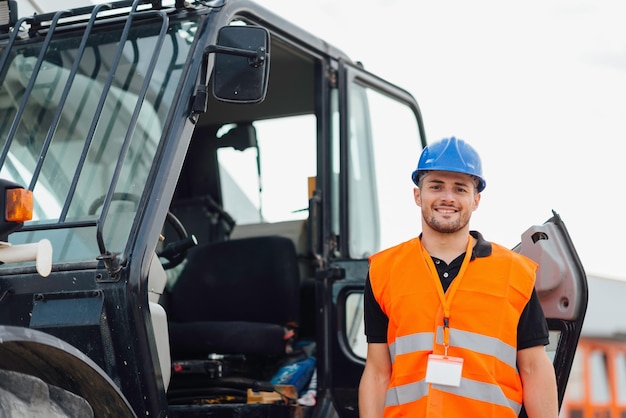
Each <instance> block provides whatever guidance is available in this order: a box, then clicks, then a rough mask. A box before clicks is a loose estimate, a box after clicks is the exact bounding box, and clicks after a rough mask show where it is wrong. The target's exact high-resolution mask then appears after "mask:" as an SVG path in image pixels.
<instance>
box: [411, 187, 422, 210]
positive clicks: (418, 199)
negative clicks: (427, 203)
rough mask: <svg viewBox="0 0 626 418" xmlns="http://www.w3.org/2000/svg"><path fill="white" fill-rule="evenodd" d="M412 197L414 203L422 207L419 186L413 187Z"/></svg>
mask: <svg viewBox="0 0 626 418" xmlns="http://www.w3.org/2000/svg"><path fill="white" fill-rule="evenodd" d="M413 199H415V204H416V205H417V206H419V207H420V208H421V207H422V195H421V194H420V189H419V187H414V188H413Z"/></svg>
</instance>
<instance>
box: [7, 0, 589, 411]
mask: <svg viewBox="0 0 626 418" xmlns="http://www.w3.org/2000/svg"><path fill="white" fill-rule="evenodd" d="M16 4H17V3H16V2H15V1H0V10H2V11H4V13H0V16H2V19H4V21H2V22H0V31H2V34H1V35H0V49H1V51H0V138H2V141H1V148H0V149H1V150H2V151H1V153H0V178H2V182H1V183H0V189H1V190H0V196H1V197H2V198H1V199H0V204H1V205H2V207H3V208H2V211H1V212H0V213H2V214H4V217H0V241H2V244H1V245H2V247H1V248H0V261H1V262H2V265H0V372H1V373H2V377H1V378H0V381H1V382H3V383H0V404H1V405H2V408H4V409H5V411H9V413H10V412H11V411H20V412H24V411H26V412H24V414H25V415H31V416H37V414H38V413H39V412H40V411H46V414H45V415H46V416H67V415H69V416H92V415H93V416H96V417H109V416H114V417H126V416H128V417H140V416H144V417H165V416H170V417H230V416H246V417H257V416H258V417H270V416H271V417H356V416H358V406H357V405H358V398H357V388H358V383H359V380H360V376H361V373H362V370H363V367H364V363H365V349H364V347H365V344H364V343H363V331H362V295H363V287H364V281H365V277H366V274H367V268H368V261H367V257H368V256H369V255H370V254H373V253H374V252H376V251H378V250H380V249H382V248H384V247H386V246H389V245H391V244H392V243H394V242H399V241H397V240H398V238H397V237H398V236H399V235H401V234H407V233H410V234H411V235H415V234H417V233H418V231H414V230H411V227H410V226H408V225H407V224H403V225H398V223H397V219H398V218H399V217H400V216H402V217H404V214H403V213H402V211H403V210H404V209H403V208H410V209H409V210H410V212H407V213H408V214H407V219H409V217H414V218H417V216H416V214H415V212H414V211H415V207H414V204H413V202H412V195H411V187H412V186H411V183H410V175H409V174H410V173H411V172H412V170H413V169H414V164H415V162H416V161H417V157H418V156H419V152H420V150H421V149H422V147H423V146H424V145H425V144H426V135H425V129H424V125H423V121H422V117H421V114H420V110H419V107H418V104H417V102H416V100H415V98H414V97H413V96H412V95H411V94H410V93H409V92H407V91H406V90H404V89H402V88H400V87H398V86H396V85H394V84H392V83H390V82H388V81H386V80H385V79H383V78H381V77H379V76H377V75H375V74H372V73H370V72H368V71H367V70H366V69H365V68H364V66H363V65H362V64H361V63H359V62H356V61H353V60H351V59H350V58H349V57H348V56H347V55H346V54H345V53H344V52H342V51H341V50H340V49H338V48H336V47H335V46H333V45H332V44H330V43H328V42H326V41H325V40H322V39H319V38H318V37H316V36H314V35H312V34H310V33H308V32H306V31H304V30H302V29H301V28H299V27H297V26H295V25H293V24H292V23H290V22H289V21H286V20H284V19H282V18H281V17H280V16H277V15H276V14H274V13H272V12H271V11H269V10H267V9H265V8H263V7H260V6H259V5H257V4H255V3H253V2H250V1H244V0H203V1H200V0H198V1H183V0H174V1H171V2H166V1H161V0H152V1H142V0H135V1H132V2H131V1H119V2H112V3H107V4H98V5H93V6H88V7H80V8H76V9H70V10H61V11H58V12H53V13H40V14H37V15H34V16H32V17H23V18H19V19H18V18H17V16H19V15H18V14H17V13H16V12H15V9H14V7H15V5H16ZM363 30H365V29H363ZM381 36H387V37H388V42H389V46H390V49H389V51H384V52H381V53H388V54H389V55H390V56H389V59H395V60H397V61H398V65H410V64H409V63H412V62H413V59H412V58H411V57H410V56H409V55H410V54H414V53H415V49H414V48H412V49H411V51H407V50H405V48H404V47H403V45H402V40H398V39H394V37H393V34H381ZM396 47H397V48H396ZM394 49H395V50H396V52H391V51H392V50H394ZM407 199H408V202H407ZM516 250H518V251H520V252H522V253H524V254H527V255H528V256H529V257H532V258H533V259H536V260H537V261H538V262H539V263H540V270H539V273H538V280H537V289H538V291H539V294H540V297H541V300H542V303H543V307H544V311H545V312H546V315H547V317H548V321H549V325H550V328H551V331H552V334H551V336H552V337H553V338H552V340H551V341H552V343H551V344H550V346H549V351H550V354H551V355H552V356H553V359H554V364H555V369H556V372H557V378H558V383H559V394H560V396H561V399H562V394H563V391H564V389H565V386H566V383H567V379H568V375H569V370H570V367H571V362H572V358H573V354H574V351H575V347H576V342H577V340H578V336H579V333H580V328H581V326H582V321H583V318H584V312H585V308H586V301H587V294H586V281H585V280H586V279H585V274H584V270H583V268H582V266H581V264H580V260H579V259H578V256H577V254H576V251H575V249H574V246H573V245H572V242H571V240H570V238H569V235H568V233H567V230H566V228H565V225H564V224H563V222H562V221H561V218H560V217H559V216H558V215H557V214H556V213H553V215H551V216H550V218H549V219H548V221H547V222H545V223H542V224H539V225H535V226H531V227H530V228H529V229H528V230H527V231H526V232H524V233H523V234H522V236H521V241H520V245H519V246H518V247H516ZM38 411H39V412H38ZM64 414H65V415H64Z"/></svg>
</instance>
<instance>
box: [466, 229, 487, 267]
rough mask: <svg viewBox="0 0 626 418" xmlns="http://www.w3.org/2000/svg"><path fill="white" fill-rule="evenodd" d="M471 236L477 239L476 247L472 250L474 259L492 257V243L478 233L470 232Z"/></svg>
mask: <svg viewBox="0 0 626 418" xmlns="http://www.w3.org/2000/svg"><path fill="white" fill-rule="evenodd" d="M470 235H471V236H472V237H474V238H475V239H476V245H474V248H473V249H472V258H471V259H470V261H471V260H474V259H475V258H476V257H478V258H482V257H489V256H490V255H491V243H490V242H489V241H487V240H485V238H483V235H482V234H481V233H480V232H478V231H470Z"/></svg>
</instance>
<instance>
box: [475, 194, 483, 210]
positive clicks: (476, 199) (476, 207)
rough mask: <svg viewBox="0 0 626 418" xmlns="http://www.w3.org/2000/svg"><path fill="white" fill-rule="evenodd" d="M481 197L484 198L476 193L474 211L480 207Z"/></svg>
mask: <svg viewBox="0 0 626 418" xmlns="http://www.w3.org/2000/svg"><path fill="white" fill-rule="evenodd" d="M480 196H482V195H481V194H480V193H476V195H474V210H476V209H478V205H479V203H480Z"/></svg>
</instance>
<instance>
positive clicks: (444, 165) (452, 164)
mask: <svg viewBox="0 0 626 418" xmlns="http://www.w3.org/2000/svg"><path fill="white" fill-rule="evenodd" d="M430 170H438V171H453V172H455V173H463V174H469V175H470V176H474V177H476V178H477V179H478V185H477V186H476V189H477V191H478V193H480V192H482V191H483V190H484V189H485V185H486V182H485V179H484V178H483V167H482V163H481V161H480V156H479V155H478V153H477V152H476V150H475V149H474V148H472V146H471V145H469V144H468V143H467V142H465V141H463V140H462V139H457V138H455V137H450V138H444V139H442V140H440V141H437V142H433V143H432V144H429V145H427V146H426V147H425V148H424V150H423V151H422V154H421V155H420V159H419V161H418V163H417V168H416V169H415V171H413V174H412V175H411V178H412V179H413V183H415V185H417V184H418V182H419V178H420V177H421V175H422V174H423V172H425V171H430Z"/></svg>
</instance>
